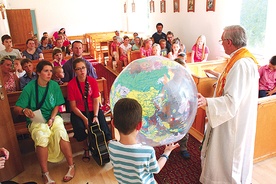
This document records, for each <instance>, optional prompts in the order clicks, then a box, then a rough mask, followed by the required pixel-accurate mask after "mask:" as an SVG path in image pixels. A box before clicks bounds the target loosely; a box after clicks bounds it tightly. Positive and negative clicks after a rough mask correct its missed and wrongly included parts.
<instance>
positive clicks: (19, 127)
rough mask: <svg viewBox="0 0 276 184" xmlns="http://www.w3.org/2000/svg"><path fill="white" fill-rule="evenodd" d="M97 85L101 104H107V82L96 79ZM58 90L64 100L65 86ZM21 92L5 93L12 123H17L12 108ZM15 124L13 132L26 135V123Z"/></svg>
mask: <svg viewBox="0 0 276 184" xmlns="http://www.w3.org/2000/svg"><path fill="white" fill-rule="evenodd" d="M97 83H98V87H99V92H100V93H101V102H102V103H107V102H108V101H109V99H108V98H109V97H108V90H107V81H106V79H105V78H103V77H102V78H100V79H97ZM60 89H61V91H62V94H63V96H64V98H66V97H67V85H61V86H60ZM21 92H22V91H15V92H11V93H7V97H8V101H9V105H10V109H11V112H12V115H13V119H14V121H17V119H18V118H17V117H15V116H16V115H15V114H14V113H13V108H14V106H15V103H16V102H17V100H18V98H19V96H20V95H21ZM21 120H22V118H20V120H19V121H21ZM14 124H15V132H16V134H17V135H22V134H28V129H27V127H26V122H22V121H21V122H14ZM67 127H68V129H69V128H72V127H71V126H65V128H66V130H67Z"/></svg>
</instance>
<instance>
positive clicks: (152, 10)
mask: <svg viewBox="0 0 276 184" xmlns="http://www.w3.org/2000/svg"><path fill="white" fill-rule="evenodd" d="M153 12H155V10H154V1H153V0H151V1H150V13H153Z"/></svg>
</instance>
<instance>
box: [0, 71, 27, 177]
mask: <svg viewBox="0 0 276 184" xmlns="http://www.w3.org/2000/svg"><path fill="white" fill-rule="evenodd" d="M0 79H1V80H0V85H1V86H2V84H3V82H2V81H3V77H2V71H1V70H0ZM0 107H1V110H0V135H1V138H0V147H4V148H6V149H7V150H9V152H10V158H9V160H7V161H6V163H5V168H4V169H1V170H0V182H1V181H5V180H10V179H11V178H13V177H15V176H16V175H18V174H19V173H21V172H22V171H23V170H24V167H23V163H22V159H21V153H20V149H19V145H18V141H17V138H16V134H15V129H14V124H13V120H12V115H11V112H10V106H9V102H8V98H7V94H6V91H5V89H4V87H3V86H2V87H1V88H0Z"/></svg>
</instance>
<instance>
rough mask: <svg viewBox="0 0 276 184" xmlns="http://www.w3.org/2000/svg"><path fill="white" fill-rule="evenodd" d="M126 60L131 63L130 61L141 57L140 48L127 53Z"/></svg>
mask: <svg viewBox="0 0 276 184" xmlns="http://www.w3.org/2000/svg"><path fill="white" fill-rule="evenodd" d="M127 58H128V62H129V63H131V62H132V61H134V60H136V59H140V58H141V53H140V50H134V51H130V52H128V53H127Z"/></svg>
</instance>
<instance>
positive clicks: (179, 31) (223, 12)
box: [150, 0, 240, 59]
mask: <svg viewBox="0 0 276 184" xmlns="http://www.w3.org/2000/svg"><path fill="white" fill-rule="evenodd" d="M155 10H156V11H155V13H151V14H150V22H151V25H150V31H151V33H154V32H155V31H156V28H155V25H156V23H158V22H162V23H163V25H164V29H163V31H164V32H165V33H166V32H167V31H172V32H173V33H174V35H175V37H179V38H180V39H181V41H182V42H183V43H184V44H185V46H186V50H187V52H190V51H191V49H192V46H193V45H194V44H195V42H196V39H197V37H198V36H199V35H201V34H204V35H205V36H206V38H207V46H208V47H209V49H210V54H209V57H208V59H217V58H220V57H223V56H224V55H225V54H224V50H223V47H222V46H221V45H220V44H219V42H218V41H219V40H220V38H221V34H222V32H223V28H224V27H225V26H228V25H231V24H239V16H240V14H239V11H240V1H239V0H217V1H216V5H215V12H213V11H209V12H206V0H196V1H195V12H187V0H180V12H179V13H178V12H176V13H174V12H173V1H172V0H171V1H168V0H167V1H166V13H160V1H155Z"/></svg>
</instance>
